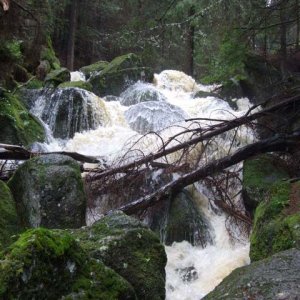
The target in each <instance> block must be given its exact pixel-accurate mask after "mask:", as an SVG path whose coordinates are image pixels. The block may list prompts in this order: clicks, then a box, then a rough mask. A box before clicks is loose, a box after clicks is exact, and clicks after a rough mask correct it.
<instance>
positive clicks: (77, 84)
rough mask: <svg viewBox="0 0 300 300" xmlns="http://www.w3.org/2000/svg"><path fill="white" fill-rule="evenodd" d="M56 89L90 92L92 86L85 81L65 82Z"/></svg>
mask: <svg viewBox="0 0 300 300" xmlns="http://www.w3.org/2000/svg"><path fill="white" fill-rule="evenodd" d="M58 88H60V89H63V88H79V89H83V90H86V91H89V92H90V91H91V90H92V85H91V84H90V83H89V82H87V81H67V82H63V83H61V84H60V85H59V86H58Z"/></svg>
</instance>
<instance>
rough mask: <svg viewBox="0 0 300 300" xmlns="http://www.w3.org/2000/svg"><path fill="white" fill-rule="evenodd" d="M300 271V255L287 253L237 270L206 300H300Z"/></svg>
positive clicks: (278, 254)
mask: <svg viewBox="0 0 300 300" xmlns="http://www.w3.org/2000/svg"><path fill="white" fill-rule="evenodd" d="M299 270H300V251H299V250H296V249H290V250H287V251H283V252H280V253H277V254H275V255H273V256H271V257H268V258H266V259H264V260H261V261H258V262H255V263H252V264H250V265H249V266H245V267H242V268H238V269H236V270H234V271H233V272H232V273H231V274H230V275H229V276H227V277H226V278H225V279H224V280H223V281H222V282H221V283H220V284H219V285H218V286H217V287H216V288H215V289H214V290H213V291H212V292H211V293H209V294H208V295H207V296H206V297H204V298H203V300H215V299H218V300H240V299H255V300H285V299H298V296H299V295H300V285H299V282H300V272H299Z"/></svg>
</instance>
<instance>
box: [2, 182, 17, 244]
mask: <svg viewBox="0 0 300 300" xmlns="http://www.w3.org/2000/svg"><path fill="white" fill-rule="evenodd" d="M20 230H21V228H20V224H19V219H18V216H17V211H16V204H15V201H14V199H13V197H12V194H11V192H10V189H9V187H8V186H7V185H6V184H5V183H4V182H3V181H1V180H0V250H1V248H2V247H5V246H7V245H8V244H9V243H10V242H11V236H12V235H15V234H17V233H19V232H20Z"/></svg>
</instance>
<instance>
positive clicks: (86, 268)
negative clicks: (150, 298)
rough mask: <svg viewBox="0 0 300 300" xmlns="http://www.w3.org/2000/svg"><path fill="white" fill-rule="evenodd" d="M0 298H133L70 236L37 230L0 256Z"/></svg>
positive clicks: (127, 287)
mask: <svg viewBox="0 0 300 300" xmlns="http://www.w3.org/2000/svg"><path fill="white" fill-rule="evenodd" d="M0 298H1V299H53V300H54V299H94V300H96V299H97V300H98V299H102V300H105V299H136V296H135V293H134V291H133V288H132V286H131V285H130V284H129V283H128V282H127V281H126V280H124V279H123V278H122V277H121V276H119V275H118V274H116V273H115V272H114V271H113V270H111V269H110V268H107V267H106V266H104V265H103V264H102V263H101V262H99V261H96V260H94V259H91V258H90V257H89V256H88V255H87V254H86V253H85V252H84V250H83V249H82V248H81V247H80V246H79V245H78V243H77V242H76V241H75V239H74V238H73V237H71V236H70V235H69V234H67V233H65V232H61V231H58V230H57V231H51V230H48V229H43V228H38V229H31V230H28V231H26V232H25V233H23V234H22V235H21V236H20V238H19V239H18V240H17V241H16V242H15V243H14V244H12V245H11V246H10V248H9V249H8V250H7V251H6V252H5V253H4V255H2V256H1V257H0Z"/></svg>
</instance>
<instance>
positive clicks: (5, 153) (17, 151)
mask: <svg viewBox="0 0 300 300" xmlns="http://www.w3.org/2000/svg"><path fill="white" fill-rule="evenodd" d="M1 148H2V149H1ZM48 154H61V155H67V156H69V157H72V158H73V159H75V160H77V161H80V162H85V163H99V162H100V161H99V160H98V159H97V158H96V157H93V156H86V155H83V154H80V153H77V152H67V151H56V152H31V151H29V150H27V149H25V148H23V147H21V146H17V145H8V144H0V160H28V159H30V158H32V157H35V156H41V155H48Z"/></svg>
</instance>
